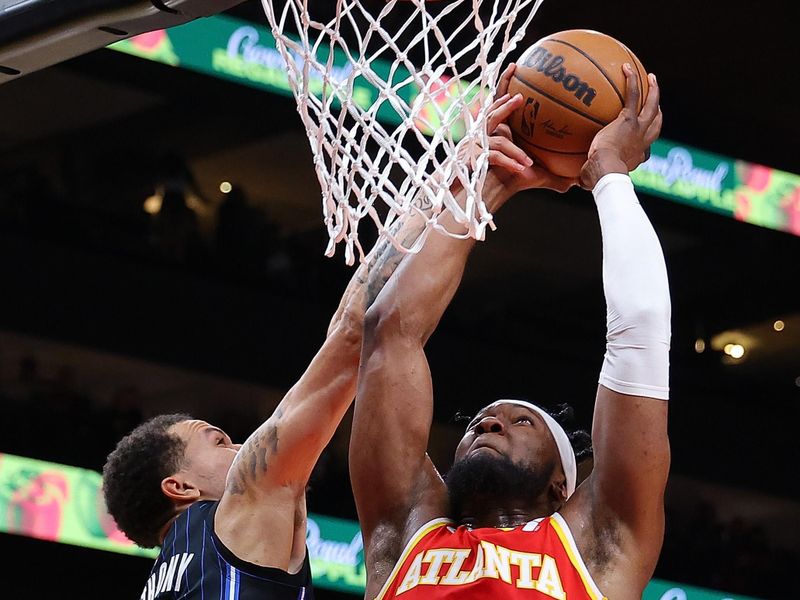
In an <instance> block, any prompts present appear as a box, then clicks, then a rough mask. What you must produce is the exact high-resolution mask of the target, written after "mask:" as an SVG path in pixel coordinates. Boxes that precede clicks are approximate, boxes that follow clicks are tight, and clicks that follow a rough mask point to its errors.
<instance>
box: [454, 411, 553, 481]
mask: <svg viewBox="0 0 800 600" xmlns="http://www.w3.org/2000/svg"><path fill="white" fill-rule="evenodd" d="M479 454H487V455H489V456H492V455H494V456H498V457H499V456H505V457H506V458H508V459H510V460H511V462H513V463H515V464H518V465H523V466H525V467H530V468H532V469H534V470H537V471H538V470H539V469H540V468H541V467H542V466H543V465H548V464H552V462H553V461H554V460H555V461H556V464H559V465H560V460H559V459H558V450H557V448H556V444H555V440H554V439H553V434H552V433H550V429H549V428H548V427H547V425H546V424H545V422H544V419H542V417H541V416H540V415H539V414H537V413H536V412H534V411H532V410H530V409H529V408H526V407H524V406H520V405H519V404H513V403H510V402H503V401H502V400H500V401H498V402H494V403H493V404H490V405H489V406H487V407H485V408H483V409H482V410H481V411H480V412H479V413H478V414H477V415H476V416H475V418H474V419H472V421H471V422H470V424H469V426H468V427H467V430H466V432H465V433H464V437H463V438H461V442H460V443H459V444H458V448H456V455H455V462H459V461H461V460H463V459H465V458H468V457H472V456H477V455H479ZM559 469H560V467H559Z"/></svg>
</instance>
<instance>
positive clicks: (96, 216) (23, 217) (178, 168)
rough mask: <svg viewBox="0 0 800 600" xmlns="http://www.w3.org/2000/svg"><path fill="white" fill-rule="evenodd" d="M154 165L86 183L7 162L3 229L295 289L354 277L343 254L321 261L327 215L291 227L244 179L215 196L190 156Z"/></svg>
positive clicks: (0, 194)
mask: <svg viewBox="0 0 800 600" xmlns="http://www.w3.org/2000/svg"><path fill="white" fill-rule="evenodd" d="M153 163H154V165H155V166H152V167H151V168H150V169H149V170H148V169H147V168H144V169H143V170H145V171H146V172H148V173H149V175H148V176H147V177H144V176H142V178H139V179H134V180H132V181H126V180H125V179H126V174H123V173H117V172H114V171H113V170H111V169H109V173H108V175H107V176H108V177H111V180H110V181H108V182H103V181H96V180H92V181H91V182H85V184H83V185H82V184H81V183H80V182H77V183H73V184H72V185H70V184H69V179H68V178H66V177H65V176H58V177H54V176H51V177H48V176H46V175H44V174H43V173H42V171H41V169H40V167H39V166H38V165H31V166H28V167H20V168H14V169H6V170H3V169H0V177H2V179H3V181H4V185H3V186H2V188H0V232H2V233H7V234H11V235H19V236H25V237H29V238H33V239H38V240H45V241H47V242H51V243H61V244H64V243H66V244H69V245H70V246H73V247H78V248H85V249H89V250H99V251H102V252H103V253H106V254H116V255H124V256H128V257H133V258H136V259H140V260H144V261H148V262H152V263H157V264H161V265H164V266H167V267H170V266H171V267H176V268H181V269H188V270H192V271H197V272H201V273H203V274H207V275H211V276H213V277H219V278H224V279H229V280H234V281H238V282H243V283H246V284H248V285H256V286H259V285H265V286H270V287H274V288H280V289H282V290H285V291H287V292H288V293H293V292H296V293H318V292H321V293H323V294H324V293H327V291H328V290H330V289H331V288H332V287H335V286H331V285H330V282H331V280H336V281H338V280H340V279H341V278H342V277H343V276H346V274H345V275H343V273H342V270H343V268H344V267H343V262H344V261H343V260H328V261H326V260H322V259H323V252H324V250H325V247H326V245H327V243H328V239H327V234H326V232H325V231H324V229H323V227H322V222H321V220H320V223H319V227H318V228H316V229H312V230H307V231H287V230H285V228H282V227H281V224H279V223H277V222H276V221H275V220H274V219H273V218H272V217H271V216H270V215H269V214H268V212H267V211H266V209H265V208H264V207H263V206H259V205H257V204H256V203H254V202H253V201H252V200H251V199H250V198H249V197H248V195H247V193H246V191H245V190H244V189H243V188H242V187H240V186H238V185H237V184H236V183H235V182H234V183H227V182H226V186H227V187H225V190H226V191H225V192H222V191H219V192H215V193H214V195H213V196H212V197H209V196H208V195H207V194H205V193H203V192H202V191H201V190H200V189H199V187H198V186H197V184H196V182H195V181H194V177H193V175H192V173H191V172H190V171H189V169H188V168H187V167H186V165H185V163H184V161H183V160H182V159H180V158H178V157H177V156H173V155H169V154H168V155H165V156H163V157H158V158H157V159H155V160H154V161H153ZM76 177H77V176H76ZM115 177H116V178H115ZM127 178H128V179H130V178H131V176H130V175H127ZM104 184H105V185H104ZM73 189H78V190H80V192H79V193H76V192H75V191H73ZM111 190H113V192H112V191H111ZM366 235H367V236H369V233H367V234H366ZM366 241H367V243H369V240H366ZM298 275H301V277H298Z"/></svg>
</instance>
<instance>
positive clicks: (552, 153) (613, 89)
mask: <svg viewBox="0 0 800 600" xmlns="http://www.w3.org/2000/svg"><path fill="white" fill-rule="evenodd" d="M626 62H627V63H630V64H631V66H632V67H633V68H634V70H635V71H636V72H637V74H638V76H639V91H640V101H639V102H640V103H639V109H640V110H641V107H642V104H643V103H644V99H645V97H646V96H647V89H648V85H647V71H645V69H644V66H642V63H641V62H640V61H639V59H638V58H636V56H635V55H634V54H633V52H631V51H630V50H629V49H628V47H627V46H625V45H624V44H623V43H621V42H619V41H618V40H616V39H614V38H612V37H610V36H608V35H605V34H603V33H599V32H597V31H590V30H585V29H573V30H569V31H561V32H559V33H554V34H553V35H549V36H547V37H545V38H543V39H541V40H539V41H538V42H536V43H535V44H534V45H533V46H531V47H530V48H528V49H527V50H526V51H525V52H524V53H523V54H522V56H521V57H520V59H519V60H518V61H517V68H516V70H515V72H514V77H513V78H512V80H511V82H510V83H509V86H508V92H509V93H510V94H512V95H514V94H518V93H519V94H522V96H523V98H524V99H525V102H524V103H523V106H522V107H520V108H519V109H517V110H516V111H515V112H514V114H512V115H511V118H510V119H509V126H510V127H511V131H512V133H513V136H514V142H515V143H516V144H517V145H518V146H519V147H520V148H522V149H523V150H525V152H527V153H528V155H529V156H531V157H532V158H533V159H534V160H535V161H536V162H537V163H538V164H539V165H540V166H543V167H545V168H546V169H547V170H549V171H551V172H552V173H555V174H556V175H561V176H562V177H577V176H578V175H579V174H580V170H581V167H582V166H583V164H584V163H585V162H586V153H587V152H588V151H589V146H590V145H591V143H592V139H593V138H594V136H595V134H596V133H597V132H598V131H600V129H602V128H603V127H604V126H605V125H607V124H608V123H610V122H611V121H613V120H614V119H615V118H616V117H617V115H618V114H619V112H620V111H621V110H622V107H623V105H624V103H625V74H624V73H623V71H622V65H623V64H625V63H626Z"/></svg>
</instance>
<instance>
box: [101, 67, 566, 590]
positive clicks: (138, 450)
mask: <svg viewBox="0 0 800 600" xmlns="http://www.w3.org/2000/svg"><path fill="white" fill-rule="evenodd" d="M507 75H508V76H510V71H509V72H507ZM507 79H508V77H506V81H507ZM521 104H522V98H521V97H519V96H517V97H514V98H510V97H508V95H505V96H503V97H502V98H498V99H497V101H496V102H495V113H497V110H500V109H503V110H505V112H504V113H503V114H509V113H510V111H511V110H513V109H515V108H517V107H518V106H520V105H521ZM490 142H491V146H492V147H491V153H490V157H489V162H490V165H491V169H493V170H498V171H499V172H503V173H513V172H519V171H521V170H523V169H526V168H528V167H530V165H531V160H530V159H529V158H528V157H527V156H526V155H525V154H524V153H523V152H522V151H521V150H519V149H518V148H516V147H514V146H513V145H511V144H510V143H509V142H508V140H506V139H505V138H502V137H500V136H492V137H491V138H490ZM536 183H537V185H541V186H547V187H550V188H552V189H558V190H560V191H564V190H566V189H568V188H569V187H570V186H572V185H573V184H574V183H575V181H572V180H567V179H562V178H558V177H555V176H551V175H549V174H546V173H543V174H541V175H540V176H538V177H537V179H536ZM419 206H420V208H421V209H422V211H423V212H425V211H427V210H429V209H430V208H431V206H430V205H429V204H427V203H426V201H425V200H422V201H420V205H419ZM424 224H425V218H424V216H423V215H421V214H419V213H416V212H413V213H412V214H410V215H407V216H406V217H405V218H404V219H401V220H400V221H398V226H397V228H396V229H395V231H393V234H394V235H395V237H396V238H397V239H398V240H400V241H401V243H402V244H403V245H404V246H406V247H410V246H411V245H412V243H413V242H414V240H415V239H416V238H417V237H418V236H419V234H420V233H421V232H422V231H423V229H424ZM437 237H438V236H437ZM402 256H403V254H402V253H400V252H398V251H397V250H396V249H395V248H394V246H393V245H392V244H391V243H389V242H388V241H386V240H383V241H381V242H380V243H379V244H377V245H376V246H375V248H374V249H373V251H372V252H371V253H370V254H369V256H368V257H367V260H366V261H365V262H364V263H363V264H362V265H360V266H359V268H358V270H357V271H356V272H355V274H354V275H353V278H352V279H351V281H350V283H349V285H348V287H347V289H346V290H345V293H344V295H343V297H342V300H341V303H340V305H339V308H338V310H337V312H336V314H335V315H334V317H333V319H332V321H331V324H330V327H329V330H328V335H327V338H326V340H325V342H324V343H323V345H322V348H321V349H320V350H319V352H318V353H317V354H316V356H315V357H314V358H313V359H312V361H311V364H310V365H309V366H308V368H307V370H306V371H305V373H304V374H303V375H302V377H301V378H300V380H299V381H298V382H297V383H296V384H295V385H294V386H293V387H292V389H291V390H289V392H288V393H287V394H286V396H285V397H284V398H283V400H282V401H281V402H280V404H279V405H278V407H277V408H276V409H275V412H274V413H273V414H272V416H271V417H270V418H269V419H268V420H267V421H266V422H265V423H263V424H262V425H261V426H260V427H259V428H258V429H257V430H256V431H255V432H254V433H253V434H252V435H251V436H250V437H249V438H248V439H247V440H246V441H245V442H244V444H235V443H234V442H233V441H232V440H231V439H230V438H229V437H228V435H226V434H225V432H224V431H222V430H220V429H219V428H217V427H214V426H213V425H211V424H209V423H206V422H205V421H201V420H198V419H194V418H192V417H191V416H189V415H183V414H177V415H162V416H159V417H155V418H154V419H151V420H150V421H148V422H146V423H144V424H142V425H140V426H139V427H138V428H136V429H135V430H134V431H133V432H132V433H130V434H129V435H127V436H126V437H125V438H123V439H122V440H121V441H120V442H119V444H118V445H117V447H116V449H115V450H114V451H113V452H112V453H111V454H110V455H109V457H108V460H107V462H106V465H105V468H104V470H103V491H104V495H105V500H106V504H107V506H108V509H109V512H110V513H111V515H112V516H113V517H114V519H115V521H116V522H117V525H118V526H119V528H120V529H121V530H122V531H123V532H124V533H125V534H126V535H127V536H128V537H129V538H130V539H131V540H133V541H134V542H135V543H137V544H138V545H139V546H142V547H145V548H151V547H155V546H161V554H160V555H159V557H158V559H157V560H156V562H155V565H154V566H153V570H152V573H151V575H150V577H149V579H148V580H147V582H146V585H145V587H144V590H143V591H142V594H141V599H142V600H153V599H155V598H205V599H209V600H212V599H213V600H217V599H225V600H228V599H231V600H233V599H241V600H255V599H267V598H268V599H276V600H277V599H287V600H289V599H292V600H296V599H303V598H311V597H312V595H313V592H312V588H311V573H310V568H309V558H308V554H307V551H306V545H305V539H306V503H305V490H306V485H307V483H308V479H309V476H310V475H311V471H312V469H313V467H314V464H315V463H316V461H317V459H318V458H319V456H320V453H321V452H322V450H323V449H324V448H325V446H326V445H327V443H328V442H329V441H330V439H331V437H332V436H333V434H334V432H335V430H336V427H337V426H338V424H339V422H340V420H341V418H342V416H343V415H344V413H345V411H346V410H347V409H348V407H349V406H350V403H351V402H352V400H353V398H354V396H355V391H356V379H357V375H358V366H359V356H360V352H361V340H362V331H363V324H364V314H365V310H366V308H367V307H368V306H369V304H371V302H372V301H373V300H374V299H375V298H376V297H377V295H378V293H379V292H380V290H381V289H382V288H383V286H384V284H385V283H386V282H387V280H388V279H389V277H390V275H391V274H392V272H393V271H394V270H395V268H396V267H397V265H398V264H399V262H400V260H401V258H402Z"/></svg>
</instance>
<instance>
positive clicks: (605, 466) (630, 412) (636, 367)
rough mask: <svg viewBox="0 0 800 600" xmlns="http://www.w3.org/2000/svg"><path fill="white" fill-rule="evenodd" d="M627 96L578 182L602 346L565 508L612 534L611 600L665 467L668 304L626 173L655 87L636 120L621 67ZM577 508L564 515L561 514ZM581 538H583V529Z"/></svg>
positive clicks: (652, 516) (646, 562) (659, 499)
mask: <svg viewBox="0 0 800 600" xmlns="http://www.w3.org/2000/svg"><path fill="white" fill-rule="evenodd" d="M625 73H626V76H627V97H626V104H625V108H624V109H623V111H622V113H621V114H620V116H619V117H618V118H617V119H616V120H615V121H614V122H613V123H611V124H610V125H609V126H608V127H607V128H605V129H604V130H603V131H601V132H600V133H599V134H598V136H597V138H596V139H595V142H594V144H593V145H592V149H591V151H590V158H589V161H588V162H587V164H586V166H585V167H584V169H583V172H582V175H581V181H582V185H584V186H585V187H587V188H589V189H591V190H592V192H593V195H594V199H595V202H596V204H597V210H598V214H599V218H600V225H601V230H602V239H603V285H604V290H605V296H606V303H607V328H608V331H607V345H606V355H605V360H604V363H603V367H602V370H601V374H600V385H599V388H598V393H597V402H596V406H595V414H594V424H593V428H592V441H593V447H594V470H593V472H592V474H591V476H590V478H589V480H588V481H587V485H585V486H584V489H583V490H581V493H580V494H578V495H576V498H575V503H574V504H572V506H570V505H568V507H567V509H566V513H568V514H580V513H582V514H586V513H588V514H590V515H591V519H592V521H593V522H594V523H595V526H602V527H603V528H605V530H607V531H613V532H616V534H617V535H616V538H615V543H614V546H615V549H614V550H615V552H613V553H612V554H613V556H614V558H612V560H622V561H625V563H626V566H627V568H626V569H618V570H617V569H611V570H609V572H611V571H617V572H627V573H629V574H632V575H630V576H631V578H632V579H628V578H619V577H616V578H610V579H609V581H608V582H606V581H602V579H603V578H602V576H600V577H599V579H600V581H598V583H599V584H600V585H601V587H602V589H603V591H604V593H605V594H606V595H608V597H610V598H614V597H632V596H631V595H630V594H631V591H635V590H636V589H639V590H641V589H643V588H644V586H645V585H646V583H647V581H648V580H649V578H650V577H651V575H652V572H653V570H654V568H655V564H656V561H657V559H658V554H659V552H660V549H661V544H662V540H663V533H664V502H663V494H664V488H665V486H666V481H667V473H668V470H669V461H670V452H669V442H668V440H667V402H666V400H667V399H668V396H669V387H668V386H669V344H670V297H669V285H668V280H667V269H666V265H665V262H664V255H663V252H662V250H661V245H660V243H659V240H658V237H657V236H656V233H655V231H654V230H653V227H652V225H651V224H650V221H649V220H648V218H647V216H646V215H645V213H644V211H643V210H642V207H641V206H640V204H639V201H638V199H637V197H636V194H635V192H634V189H633V184H632V183H631V180H630V177H629V176H628V172H629V171H631V170H633V169H634V168H635V167H636V166H638V164H639V163H641V162H642V161H643V160H644V159H645V156H646V154H647V152H648V149H649V147H650V144H651V143H652V142H653V141H655V139H656V138H657V137H658V134H659V132H660V128H661V111H660V109H659V105H658V101H659V89H658V85H657V82H656V80H655V77H653V76H650V92H649V94H648V98H647V100H646V102H645V104H644V107H643V108H642V111H641V113H639V114H637V113H636V110H635V107H636V106H637V101H638V87H637V81H636V74H635V73H634V72H633V71H632V70H631V69H630V68H628V67H627V66H626V68H625ZM575 508H578V509H579V511H580V512H579V513H577V512H575V513H573V512H572V511H571V510H570V509H575ZM584 534H585V532H584Z"/></svg>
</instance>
